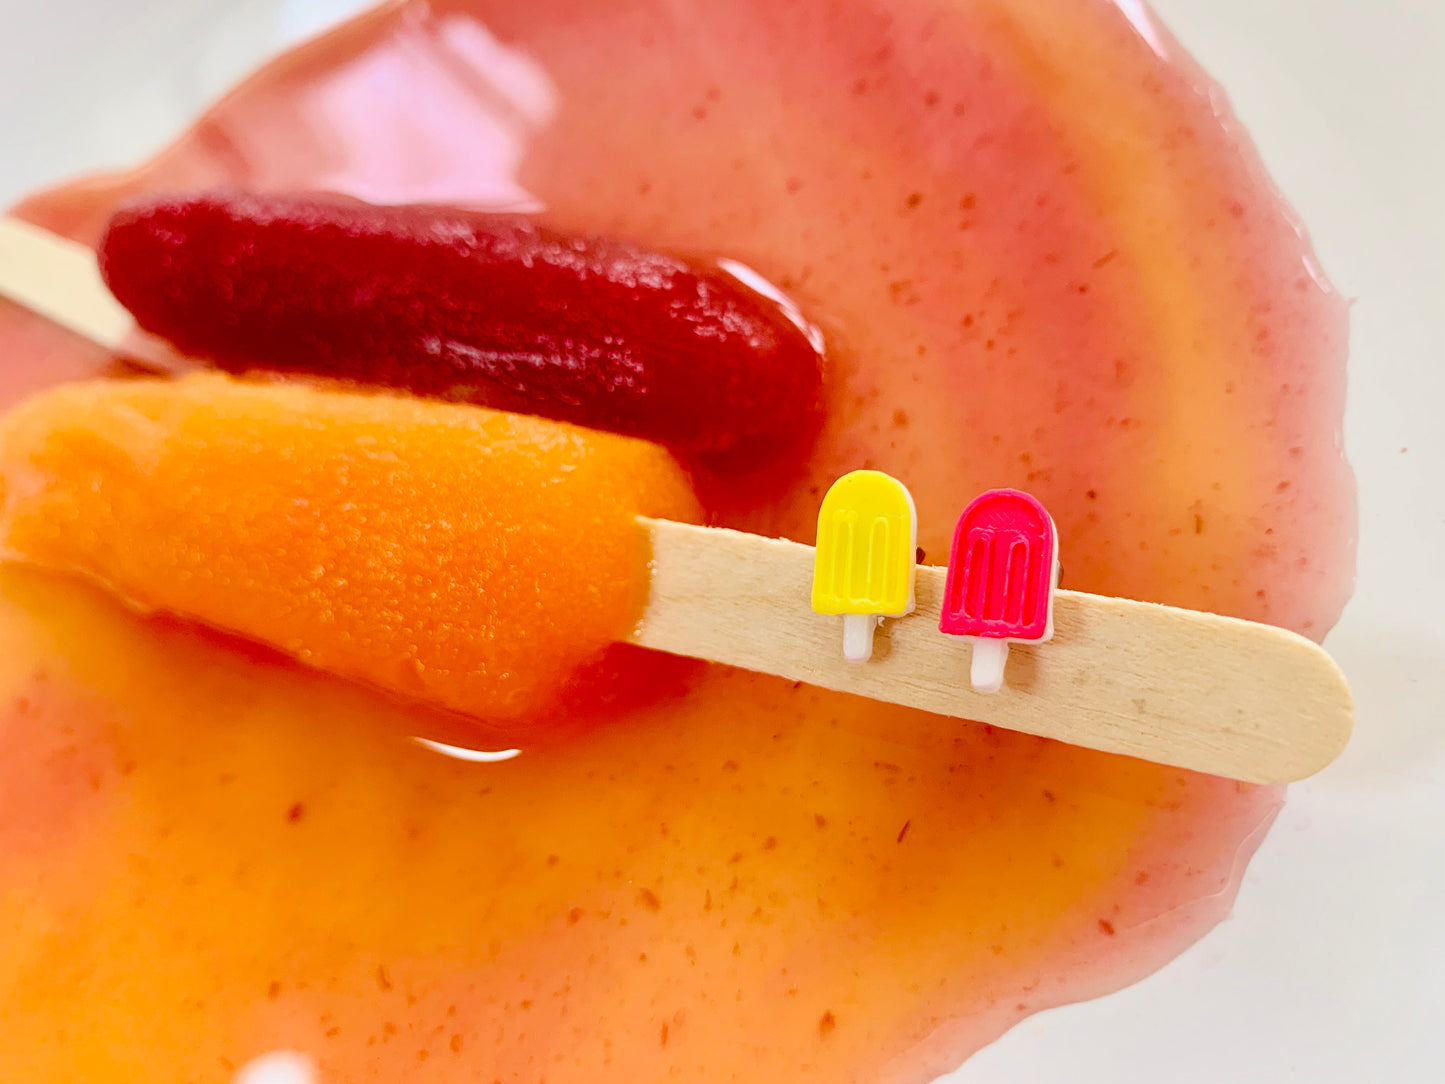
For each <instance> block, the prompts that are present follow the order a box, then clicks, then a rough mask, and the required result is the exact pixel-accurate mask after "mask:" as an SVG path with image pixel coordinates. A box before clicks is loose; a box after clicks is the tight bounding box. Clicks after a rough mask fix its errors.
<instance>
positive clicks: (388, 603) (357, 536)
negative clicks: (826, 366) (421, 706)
mask: <svg viewBox="0 0 1445 1084" xmlns="http://www.w3.org/2000/svg"><path fill="white" fill-rule="evenodd" d="M0 482H3V487H4V503H3V514H0V515H3V518H0V538H3V544H4V546H5V547H6V548H7V549H8V550H9V551H10V552H11V553H12V554H18V555H20V556H22V557H23V558H25V559H26V560H28V561H31V562H33V563H38V564H41V565H44V566H47V567H54V568H61V569H65V570H67V571H72V572H78V573H80V574H82V575H85V576H88V577H91V578H93V579H95V580H97V581H99V582H101V583H103V584H105V585H106V586H108V587H110V588H111V589H112V590H114V591H115V592H117V593H118V594H120V595H122V596H123V597H125V598H126V599H128V600H129V601H131V602H132V603H133V604H134V605H136V606H138V607H140V608H142V609H146V610H163V611H168V612H171V613H176V614H181V615H183V616H186V617H189V618H194V619H196V620H198V621H201V622H203V623H205V624H207V625H211V626H214V627H217V628H221V629H225V630H228V631H231V632H235V633H239V634H241V635H243V636H246V637H250V638H252V639H255V640H260V641H263V642H267V643H270V644H272V645H274V646H275V647H278V648H280V649H281V650H283V651H285V652H286V653H288V654H290V655H292V656H294V657H296V658H298V659H301V660H303V661H305V662H307V663H309V664H311V665H313V666H316V667H318V668H320V669H323V670H327V671H330V672H332V673H336V674H340V675H342V676H345V677H349V678H353V679H358V680H362V681H368V682H371V683H372V684H375V685H378V686H380V687H382V688H384V689H387V690H389V691H392V692H397V693H401V694H404V695H406V696H408V697H412V698H416V699H419V700H423V701H426V702H430V703H432V704H436V705H439V706H442V707H446V708H450V709H453V710H456V711H460V712H463V713H466V714H468V715H472V716H476V717H479V718H481V719H484V720H488V721H496V722H499V723H511V722H515V721H518V720H528V719H532V718H535V717H536V716H537V715H538V713H539V712H541V711H543V710H544V709H545V708H547V707H548V706H550V705H553V704H555V701H556V697H557V693H558V690H559V689H560V688H563V687H565V685H566V682H567V680H568V679H569V678H570V677H571V675H572V674H573V673H574V672H575V671H576V670H577V668H578V667H579V666H582V665H583V664H584V663H586V662H588V661H589V660H591V659H593V658H595V657H597V656H598V655H599V654H600V653H601V652H602V651H603V650H604V649H605V648H606V646H607V645H608V644H609V643H611V642H613V641H616V640H619V639H622V638H623V637H625V635H626V633H627V631H628V630H629V629H630V628H631V626H632V625H633V624H634V623H635V622H636V619H637V616H638V614H639V613H640V612H641V608H642V605H643V602H644V601H645V596H646V585H647V579H646V562H647V553H646V549H645V541H644V536H643V534H642V533H641V532H640V531H639V530H638V529H637V528H636V526H635V522H634V518H633V517H634V516H635V515H637V514H639V513H640V514H647V515H665V516H668V517H671V518H683V519H686V518H690V517H695V516H696V515H697V506H696V503H695V501H694V499H693V496H692V491H691V487H690V484H689V481H688V477H687V475H686V473H685V472H684V471H683V469H682V468H681V467H680V466H679V465H678V464H677V462H676V461H675V460H674V459H673V458H672V457H671V456H670V455H669V454H668V453H667V452H665V451H663V450H662V449H661V448H659V447H657V446H655V445H652V444H648V443H646V442H644V441H640V440H634V439H630V438H626V437H618V436H614V435H611V434H605V433H599V432H594V431H591V430H587V429H582V428H579V427H577V426H573V425H568V424H565V423H559V422H552V421H547V420H544V419H541V418H534V417H526V416H522V415H518V414H509V413H504V412H501V411H493V410H485V409H481V408H476V407H468V406H453V405H449V404H439V403H424V402H421V401H419V400H415V399H411V398H406V397H398V396H393V395H373V394H359V393H353V392H340V391H333V390H322V389H319V388H315V387H310V386H305V385H296V384H246V383H239V382H236V381H234V380H231V379H229V378H224V377H218V376H210V375H205V376H194V377H191V378H188V379H185V380H181V381H178V382H173V383H172V382H163V381H149V380H147V381H96V382H91V383H84V384H74V385H66V386H62V387H59V388H56V389H53V390H51V391H49V392H47V393H45V394H43V395H41V396H39V397H37V398H36V399H34V400H32V401H30V402H29V403H27V404H25V405H23V406H22V407H20V408H19V409H17V410H16V411H14V412H13V413H12V414H10V415H9V416H8V417H7V418H6V419H5V421H4V423H3V425H0ZM298 540H304V542H303V541H298Z"/></svg>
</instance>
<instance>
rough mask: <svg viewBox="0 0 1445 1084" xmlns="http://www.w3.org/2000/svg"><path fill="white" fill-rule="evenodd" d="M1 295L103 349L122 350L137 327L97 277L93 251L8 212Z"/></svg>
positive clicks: (1, 223)
mask: <svg viewBox="0 0 1445 1084" xmlns="http://www.w3.org/2000/svg"><path fill="white" fill-rule="evenodd" d="M0 296H3V297H8V298H9V299H10V300H11V301H15V302H17V303H19V304H21V305H24V306H25V307H26V308H27V309H29V310H31V311H32V312H36V313H39V314H40V315H41V316H44V317H46V318H47V319H49V320H51V321H52V322H54V323H57V324H59V325H60V326H61V327H63V328H66V329H67V330H69V331H73V332H75V333H76V334H77V335H83V336H84V337H85V338H87V339H89V340H90V341H91V342H94V343H96V344H98V345H100V346H103V347H105V348H106V349H107V350H114V351H117V352H120V351H123V350H124V348H125V346H126V344H127V343H128V341H129V339H130V336H131V334H132V333H133V332H134V330H135V321H134V320H132V319H131V315H130V313H128V312H126V311H125V309H124V307H122V305H121V303H120V302H119V301H117V300H116V299H115V298H114V297H112V296H111V293H110V291H109V290H107V289H106V287H105V283H104V282H103V281H102V280H101V277H100V268H99V267H97V266H96V262H95V253H94V252H92V251H91V250H90V249H89V248H87V247H86V246H85V245H82V244H79V243H78V242H75V241H71V240H69V239H67V238H64V237H58V236H56V235H55V234H53V233H51V232H50V231H49V230H44V229H41V228H40V227H39V226H32V225H31V224H30V223H29V222H22V221H21V220H20V219H18V218H11V217H9V216H4V217H0Z"/></svg>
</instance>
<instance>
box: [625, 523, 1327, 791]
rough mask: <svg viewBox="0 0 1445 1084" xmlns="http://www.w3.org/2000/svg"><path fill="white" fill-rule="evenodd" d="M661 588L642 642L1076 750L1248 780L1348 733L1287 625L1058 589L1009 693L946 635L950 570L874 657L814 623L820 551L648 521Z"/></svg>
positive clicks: (1307, 762)
mask: <svg viewBox="0 0 1445 1084" xmlns="http://www.w3.org/2000/svg"><path fill="white" fill-rule="evenodd" d="M639 524H640V526H641V528H642V529H643V530H645V531H647V532H648V534H649V536H650V543H651V547H652V582H651V592H650V595H649V599H648V604H647V608H646V611H645V612H644V614H643V618H642V621H641V622H640V624H639V625H638V628H637V629H636V630H635V632H634V633H633V635H632V637H631V640H632V642H633V643H636V644H639V645H641V646H643V647H648V648H653V649H655V650H659V651H666V652H669V653H671V654H674V655H685V656H689V657H691V658H698V659H708V660H710V661H712V662H718V663H725V664H727V665H729V666H738V667H742V668H744V669H747V670H755V671H759V672H761V673H765V674H775V675H777V676H779V677H782V678H787V679H789V680H792V681H804V682H807V683H808V684H810V685H818V686H821V687H823V688H826V689H835V690H838V691H840V692H847V693H856V694H858V695H860V696H866V697H870V698H872V699H874V700H885V701H891V702H893V703H897V704H904V705H907V706H910V707H915V708H922V709H924V710H926V711H932V712H938V713H939V714H942V715H949V716H954V717H957V718H960V719H972V720H977V721H979V722H983V723H989V724H992V725H994V726H1000V727H1005V728H1007V729H1010V730H1019V731H1023V732H1024V733H1027V734H1037V735H1040V736H1042V737H1047V738H1055V739H1058V740H1059V741H1065V742H1070V743H1072V744H1074V745H1082V746H1087V747H1089V748H1092V749H1100V750H1104V751H1106V752H1111V753H1123V754H1126V755H1129V756H1135V757H1142V758H1144V759H1146V760H1152V761H1157V762H1159V763H1162V764H1170V765H1175V766H1177V767H1180V768H1189V769H1193V770H1195V771H1200V772H1209V773H1212V774H1215V775H1222V776H1227V777H1230V778H1233V779H1241V780H1245V781H1247V782H1251V783H1284V782H1290V781H1293V780H1297V779H1303V778H1304V777H1306V776H1308V775H1312V774H1313V773H1315V772H1317V771H1319V770H1320V769H1321V768H1323V767H1324V766H1325V765H1326V764H1328V763H1330V761H1332V760H1334V758H1335V757H1336V756H1337V755H1338V754H1339V753H1340V751H1341V750H1342V749H1343V748H1344V746H1345V743H1346V742H1347V741H1348V740H1349V736H1350V731H1351V729H1352V727H1353V722H1354V707H1353V702H1352V699H1351V696H1350V691H1349V687H1348V686H1347V685H1346V684H1345V680H1344V676H1343V675H1342V674H1341V673H1340V670H1339V668H1338V667H1337V666H1336V665H1335V663H1334V660H1332V659H1331V658H1330V657H1329V655H1327V654H1326V653H1325V652H1324V650H1323V649H1321V648H1320V647H1319V646H1318V645H1316V644H1314V643H1312V642H1311V641H1309V640H1306V639H1305V638H1304V637H1302V636H1297V635H1295V634H1294V633H1292V632H1288V631H1286V630H1284V629H1279V628H1275V627H1274V626H1272V625H1260V624H1255V623H1253V622H1250V621H1240V620H1237V619H1235V618H1229V617H1220V616H1218V615H1216V614H1208V613H1199V612H1196V611H1193V610H1181V609H1176V608H1174V607H1170V606H1160V605H1157V604H1154V603H1148V602H1134V601H1131V600H1128V599H1118V598H1105V597H1103V596H1100V595H1088V594H1083V593H1080V592H1075V591H1059V592H1058V594H1057V596H1056V601H1055V608H1054V629H1055V631H1054V638H1053V639H1052V640H1051V641H1049V642H1048V643H1046V644H1040V645H1029V644H1014V645H1012V647H1011V649H1010V651H1009V658H1008V669H1007V672H1006V677H1005V683H1004V688H1003V690H1002V691H1001V692H998V693H995V694H992V695H984V694H980V693H975V692H974V691H973V690H972V689H971V688H970V686H969V660H970V651H971V648H970V647H969V645H968V643H967V642H966V641H964V640H962V639H960V638H958V637H953V636H946V635H944V634H943V633H941V632H939V631H938V618H939V610H940V607H941V603H942V598H943V583H944V573H945V570H944V569H943V568H939V567H936V566H931V565H924V566H920V567H919V569H918V584H917V597H918V608H917V609H916V610H915V611H914V613H913V614H911V615H909V616H908V617H904V618H898V619H896V620H885V621H884V622H883V625H882V627H881V628H880V629H879V630H878V633H877V636H876V638H875V641H874V651H873V658H872V660H871V661H870V662H867V663H861V664H860V663H850V662H847V661H846V660H845V659H844V658H843V649H842V640H843V628H842V619H841V618H839V617H831V616H825V615H822V614H817V613H814V612H813V610H812V608H811V606H810V604H809V597H810V593H811V588H812V580H813V548H812V547H811V546H804V545H800V544H799V543H796V542H787V541H782V540H779V539H769V538H761V537H759V536H756V535H749V534H743V533H741V532H738V531H729V530H723V529H719V528H710V527H694V526H690V525H687V524H680V523H670V522H667V521H664V520H647V519H639Z"/></svg>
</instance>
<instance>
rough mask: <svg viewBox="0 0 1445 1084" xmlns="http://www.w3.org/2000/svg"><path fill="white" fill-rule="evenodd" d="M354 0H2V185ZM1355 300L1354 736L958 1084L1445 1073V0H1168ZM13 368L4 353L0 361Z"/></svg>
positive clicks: (173, 106)
mask: <svg viewBox="0 0 1445 1084" xmlns="http://www.w3.org/2000/svg"><path fill="white" fill-rule="evenodd" d="M359 6H361V5H360V4H358V3H356V2H355V0H240V2H237V0H230V2H227V0H204V2H202V0H170V2H166V0H45V2H44V3H37V2H36V0H0V203H4V202H9V201H10V200H11V199H13V198H14V197H16V196H18V195H19V194H21V193H22V192H23V191H25V190H26V189H28V188H31V187H36V186H39V185H41V184H43V183H45V182H47V181H50V180H53V179H56V178H58V177H60V176H63V175H65V174H68V173H74V172H79V171H83V170H87V169H90V168H94V167H97V166H103V165H123V164H126V163H128V162H130V161H133V160H135V159H137V158H139V157H141V156H143V155H145V154H147V153H149V152H150V151H151V150H152V149H154V148H155V147H156V146H158V145H159V144H160V143H161V142H163V141H164V140H165V139H166V138H167V137H168V136H169V135H170V134H172V132H173V131H174V130H175V129H176V128H177V127H178V126H179V125H180V124H181V123H182V122H183V121H184V120H185V119H186V118H187V117H189V116H190V115H191V114H192V113H193V112H194V111H195V110H196V109H197V108H198V107H199V106H201V105H202V104H203V103H204V102H205V101H207V100H208V99H209V98H211V97H213V96H214V95H215V94H217V93H219V92H220V91H222V90H224V89H225V88H226V87H227V86H228V85H229V84H230V83H231V82H232V81H233V80H234V79H235V78H236V77H237V76H239V75H241V74H242V73H244V72H245V71H246V70H247V69H248V68H249V67H250V66H251V65H253V64H254V63H256V62H257V61H259V60H260V59H262V58H263V57H264V56H265V55H266V54H268V53H269V52H270V51H272V49H274V48H275V47H276V46H277V45H279V44H281V43H282V42H284V41H287V40H290V39H292V38H294V37H295V36H296V35H298V34H300V33H304V32H307V31H309V30H311V29H314V28H316V27H318V26H320V25H323V24H324V23H325V22H326V21H328V19H330V18H332V17H334V16H335V15H338V14H341V13H343V12H345V11H347V10H349V9H354V8H357V7H359ZM1155 7H1156V10H1158V11H1159V13H1160V14H1161V16H1162V17H1163V19H1164V21H1165V22H1166V23H1167V24H1168V25H1169V26H1170V27H1171V28H1172V29H1173V30H1174V31H1175V33H1176V34H1177V35H1178V36H1179V38H1180V39H1181V40H1182V41H1183V43H1184V44H1185V46H1186V47H1188V48H1189V49H1190V50H1191V51H1193V52H1194V54H1195V55H1196V56H1197V57H1199V59H1200V60H1201V61H1202V62H1203V63H1204V65H1205V67H1206V68H1208V69H1209V70H1210V71H1211V72H1212V73H1213V74H1214V75H1215V76H1216V77H1217V78H1218V79H1219V80H1220V81H1221V82H1222V83H1223V84H1224V86H1225V88H1226V89H1227V90H1228V92H1229V94H1230V97H1231V99H1232V100H1233V102H1234V104H1235V107H1236V109H1237V110H1238V112H1239V113H1240V115H1241V116H1242V118H1243V120H1244V121H1245V124H1246V125H1247V127H1248V128H1249V129H1250V130H1251V132H1252V133H1253V134H1254V137H1255V139H1256V141H1257V143H1258V144H1259V146H1260V149H1261V151H1262V152H1263V154H1264V157H1265V160H1266V162H1267V163H1268V164H1269V166H1270V169H1271V171H1272V172H1273V174H1274V176H1275V178H1276V180H1277V181H1278V182H1279V184H1280V187H1281V188H1282V189H1283V190H1284V191H1285V193H1286V194H1287V195H1288V197H1289V198H1290V199H1291V201H1292V202H1293V203H1294V205H1295V207H1296V208H1297V209H1298V211H1299V212H1300V216H1301V217H1302V218H1303V220H1304V221H1305V222H1306V223H1308V225H1309V227H1310V230H1311V232H1312V234H1313V236H1314V239H1315V243H1316V247H1317V249H1318V251H1319V255H1320V257H1321V259H1322V261H1323V263H1324V266H1325V268H1326V270H1327V271H1328V272H1329V274H1330V276H1331V278H1332V279H1333V280H1334V282H1335V284H1336V285H1337V286H1338V287H1340V289H1341V290H1342V291H1343V292H1344V293H1345V294H1346V295H1347V296H1349V297H1352V298H1354V299H1356V302H1355V306H1354V312H1353V344H1352V356H1351V361H1350V393H1349V394H1350V402H1349V408H1348V414H1347V423H1346V443H1347V448H1348V451H1349V455H1350V458H1351V460H1352V461H1353V463H1354V466H1355V470H1356V472H1357V474H1358V477H1359V482H1360V513H1361V530H1360V554H1359V584H1358V589H1357V593H1356V597H1355V600H1354V601H1353V602H1352V603H1351V604H1350V607H1349V609H1348V610H1347V612H1346V614H1345V618H1344V620H1343V621H1342V622H1341V624H1340V625H1339V627H1338V628H1337V629H1336V630H1335V631H1334V633H1333V634H1331V636H1330V638H1329V640H1328V641H1327V643H1326V646H1327V647H1328V648H1329V649H1330V650H1331V651H1332V652H1333V653H1334V655H1335V656H1336V658H1338V659H1339V660H1340V662H1341V663H1342V665H1343V666H1344V668H1345V670H1346V672H1347V674H1348V675H1349V678H1350V681H1351V684H1352V685H1353V687H1354V690H1355V695H1356V698H1357V701H1358V707H1359V723H1358V728H1357V731H1356V737H1355V739H1354V741H1353V743H1352V745H1351V747H1350V749H1349V750H1348V751H1347V752H1346V754H1345V756H1344V757H1343V758H1342V759H1341V761H1340V762H1338V763H1337V764H1336V765H1334V766H1333V767H1331V768H1330V769H1329V770H1328V771H1326V772H1325V773H1324V774H1322V775H1320V776H1318V777H1316V778H1315V779H1313V780H1310V781H1308V782H1306V783H1304V784H1301V785H1298V786H1296V787H1294V788H1293V789H1292V790H1291V793H1290V799H1289V803H1288V805H1287V806H1286V808H1285V811H1284V812H1283V814H1282V815H1281V817H1280V819H1279V822H1278V824H1277V825H1276V827H1275V829H1274V831H1273V832H1272V833H1271V834H1270V836H1269V838H1268V840H1267V841H1266V842H1265V844H1264V846H1263V848H1262V849H1261V850H1260V852H1259V855H1258V856H1257V858H1256V859H1255V861H1254V862H1253V864H1252V865H1251V866H1250V869H1249V872H1248V874H1247V875H1246V877H1245V881H1244V888H1243V890H1242V891H1241V893H1240V897H1239V901H1238V904H1237V905H1236V908H1235V916H1234V917H1233V918H1232V919H1230V920H1229V921H1227V922H1225V923H1224V924H1223V925H1222V926H1220V927H1219V928H1218V929H1217V930H1215V931H1214V932H1213V933H1212V934H1211V935H1209V936H1208V937H1207V938H1205V940H1204V941H1203V942H1202V943H1201V944H1199V945H1198V946H1196V947H1195V948H1194V949H1193V950H1191V951H1190V952H1188V953H1186V954H1185V955H1184V956H1183V957H1181V958H1180V959H1178V960H1176V961H1175V962H1174V963H1172V964H1170V965H1169V966H1167V967H1166V968H1164V969H1163V970H1162V971H1161V972H1159V973H1158V974H1156V975H1154V976H1153V977H1151V978H1149V979H1147V980H1146V981H1144V982H1142V983H1139V984H1137V985H1135V986H1133V987H1131V988H1130V989H1128V990H1125V991H1123V992H1121V993H1118V994H1115V995H1113V996H1111V997H1108V998H1103V999H1101V1000H1098V1001H1094V1002H1090V1003H1087V1004H1084V1005H1076V1006H1071V1007H1068V1008H1064V1009H1058V1010H1054V1011H1052V1012H1047V1013H1043V1014H1041V1015H1039V1016H1035V1017H1033V1018H1032V1019H1030V1020H1028V1021H1026V1022H1025V1023H1024V1024H1022V1025H1021V1026H1019V1027H1017V1028H1015V1029H1014V1030H1013V1031H1012V1032H1011V1033H1009V1034H1008V1035H1007V1036H1006V1037H1005V1038H1004V1039H1002V1040H1001V1041H999V1042H998V1043H996V1044H995V1045H994V1046H992V1047H989V1048H988V1049H986V1050H984V1051H983V1052H982V1053H980V1054H979V1055H977V1056H976V1057H975V1058H974V1059H973V1060H972V1061H970V1062H969V1064H968V1065H967V1066H965V1067H964V1069H963V1070H961V1071H960V1072H958V1073H957V1074H955V1075H954V1076H953V1077H951V1078H950V1084H1024V1082H1027V1084H1040V1082H1044V1081H1049V1082H1061V1084H1159V1082H1161V1081H1162V1082H1170V1084H1195V1082H1199V1084H1204V1082H1209V1084H1214V1082H1226V1081H1227V1082H1230V1084H1283V1082H1290V1081H1308V1082H1310V1084H1363V1082H1376V1081H1381V1082H1398V1084H1415V1082H1421V1084H1423V1082H1427V1081H1428V1082H1434V1081H1438V1080H1442V1079H1445V618H1442V614H1445V257H1442V253H1445V211H1442V207H1445V3H1441V0H1157V2H1156V4H1155ZM0 363H3V359H0Z"/></svg>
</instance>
